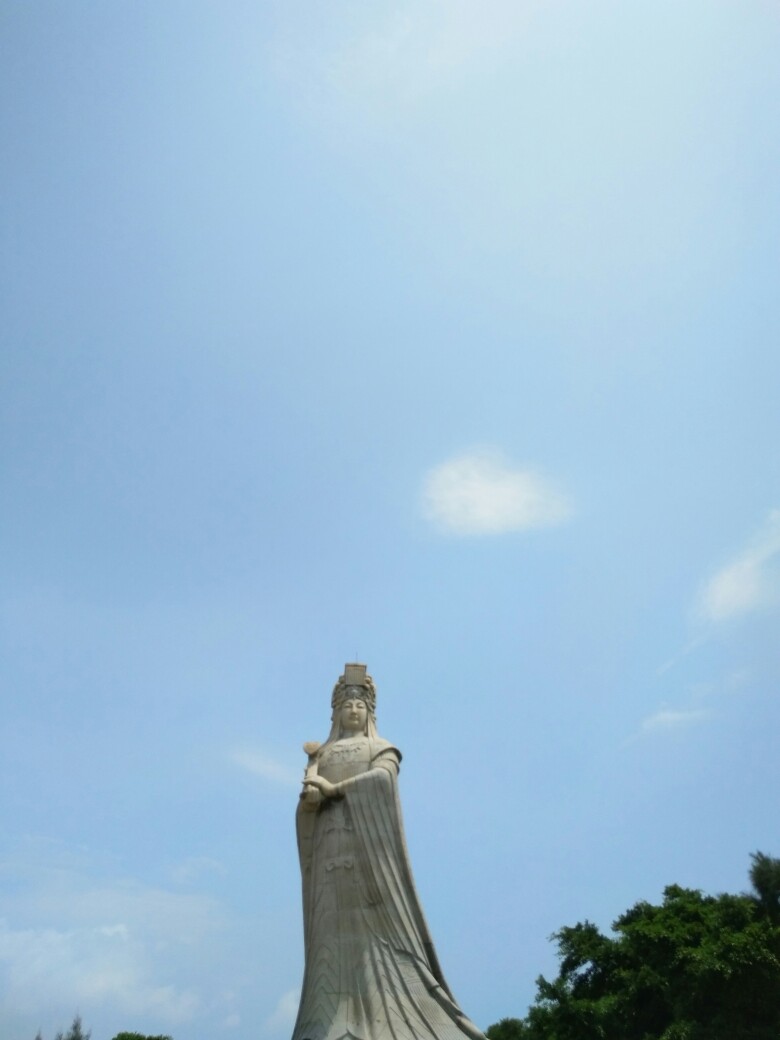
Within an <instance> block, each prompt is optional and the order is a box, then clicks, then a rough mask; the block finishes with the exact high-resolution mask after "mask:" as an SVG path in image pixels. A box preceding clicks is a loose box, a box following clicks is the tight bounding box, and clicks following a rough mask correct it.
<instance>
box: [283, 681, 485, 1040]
mask: <svg viewBox="0 0 780 1040" xmlns="http://www.w3.org/2000/svg"><path fill="white" fill-rule="evenodd" d="M331 707H332V709H333V714H332V716H331V731H330V735H329V736H328V739H327V740H326V741H325V743H324V744H317V743H308V744H304V751H305V752H306V754H307V755H308V759H309V761H308V766H307V768H306V774H305V777H304V781H303V783H304V789H303V793H302V794H301V799H300V802H299V805H298V812H297V818H296V822H297V829H298V850H299V854H300V861H301V876H302V880H303V919H304V942H305V949H306V969H305V973H304V979H303V991H302V994H301V1003H300V1008H299V1010H298V1020H297V1022H296V1024H295V1030H294V1032H293V1040H344V1038H350V1040H464V1036H466V1037H469V1038H471V1040H485V1038H484V1036H483V1034H482V1033H481V1032H480V1031H479V1029H477V1027H476V1026H475V1025H474V1023H473V1022H471V1021H469V1019H468V1018H466V1017H465V1015H464V1014H463V1012H462V1011H461V1010H460V1008H459V1007H458V1006H457V1004H456V1003H455V1001H454V999H453V997H452V994H451V993H450V991H449V989H448V987H447V984H446V982H445V981H444V977H443V975H442V972H441V969H440V967H439V963H438V960H437V958H436V951H435V950H434V947H433V943H432V941H431V937H430V934H429V932H428V926H427V925H426V923H425V918H424V916H423V912H422V908H421V906H420V901H419V899H418V898H417V893H416V891H415V887H414V881H413V880H412V873H411V869H410V866H409V858H408V855H407V851H406V843H405V841H404V834H403V826H402V823H401V810H400V804H399V801H398V788H397V782H396V781H397V776H398V769H399V765H400V762H401V753H400V751H399V750H398V749H397V748H396V747H394V746H393V745H392V744H390V743H389V742H388V741H387V740H383V739H382V738H381V737H380V736H379V734H378V733H377V729H376V718H375V707H376V690H375V688H374V683H373V681H372V679H371V677H370V676H369V675H367V674H366V666H365V665H361V664H348V665H346V666H345V669H344V675H342V676H341V677H340V678H339V681H338V682H337V683H336V686H335V688H334V690H333V696H332V699H331Z"/></svg>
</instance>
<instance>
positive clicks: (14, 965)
mask: <svg viewBox="0 0 780 1040" xmlns="http://www.w3.org/2000/svg"><path fill="white" fill-rule="evenodd" d="M0 964H2V966H3V968H4V972H3V974H4V976H5V979H6V984H5V987H4V990H5V992H4V1000H5V1002H6V1003H7V1005H8V1006H9V1007H13V1008H15V1009H16V1010H17V1011H20V1012H32V1011H35V1009H36V1007H38V1006H39V1004H40V1001H41V996H42V994H45V995H46V999H47V1000H48V1001H49V1002H53V1003H63V1004H65V1006H71V1007H72V1006H74V1005H75V1006H81V1007H93V1006H94V1005H95V1004H99V1003H107V1002H110V1003H111V1004H112V1005H114V1006H116V1007H118V1008H119V1009H120V1010H122V1011H124V1012H128V1013H133V1014H147V1013H153V1014H154V1015H158V1016H159V1017H160V1018H161V1019H163V1020H165V1021H167V1022H172V1023H175V1022H183V1021H187V1020H189V1019H191V1018H192V1017H193V1016H194V1015H195V1013H196V1012H197V1010H198V1007H199V1000H198V997H197V996H196V994H195V993H193V992H192V991H191V990H188V989H186V988H181V989H180V988H177V987H176V986H174V985H159V984H158V982H157V981H156V980H155V978H154V973H153V971H152V970H151V966H150V965H149V963H148V962H147V952H146V950H145V948H144V944H143V942H142V941H141V940H140V939H139V938H137V937H136V938H133V936H132V935H131V931H130V929H128V927H127V926H126V925H124V924H114V925H99V926H97V927H84V928H71V929H58V928H21V929H12V928H10V927H9V926H8V924H7V923H6V922H5V921H2V922H0Z"/></svg>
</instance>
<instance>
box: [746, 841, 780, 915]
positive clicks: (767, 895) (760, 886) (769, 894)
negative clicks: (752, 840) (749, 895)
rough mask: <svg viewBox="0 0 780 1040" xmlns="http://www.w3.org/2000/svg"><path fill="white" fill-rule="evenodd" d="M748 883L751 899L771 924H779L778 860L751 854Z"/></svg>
mask: <svg viewBox="0 0 780 1040" xmlns="http://www.w3.org/2000/svg"><path fill="white" fill-rule="evenodd" d="M750 858H751V860H752V861H753V864H752V866H751V868H750V883H751V885H752V886H753V898H754V899H755V900H756V902H757V903H758V905H759V906H760V907H761V910H762V911H763V913H765V914H766V916H767V917H768V918H769V920H770V921H771V922H772V923H773V924H780V859H772V857H771V856H767V855H765V854H764V853H763V852H751V853H750Z"/></svg>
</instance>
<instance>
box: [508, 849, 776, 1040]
mask: <svg viewBox="0 0 780 1040" xmlns="http://www.w3.org/2000/svg"><path fill="white" fill-rule="evenodd" d="M751 858H752V861H753V866H752V868H751V871H750V878H751V882H752V884H753V889H754V890H753V892H752V893H748V894H743V895H725V894H724V895H718V896H707V895H703V894H702V893H701V892H700V891H698V890H695V889H687V888H681V887H680V886H679V885H670V886H669V887H668V888H666V889H665V891H664V898H663V902H662V903H661V905H660V906H656V905H653V904H651V903H647V902H639V903H637V904H636V905H635V906H633V907H631V909H629V910H627V911H626V912H625V913H624V914H623V915H622V916H621V917H619V918H618V919H617V921H616V922H615V923H614V925H613V931H614V933H615V934H614V935H613V936H606V935H603V934H602V933H601V932H600V931H599V930H598V928H597V927H596V926H595V925H594V924H591V923H590V922H589V921H585V922H584V923H581V924H577V925H575V926H574V927H571V928H561V930H560V931H558V932H556V933H555V935H554V936H553V938H554V940H555V941H556V943H557V945H558V956H559V960H560V968H559V971H558V976H557V978H555V979H554V980H553V981H548V980H547V979H545V978H544V977H540V978H539V979H538V980H537V995H536V1000H535V1003H534V1005H533V1006H532V1007H531V1008H530V1009H529V1011H528V1015H527V1017H526V1018H525V1019H502V1020H501V1021H500V1022H498V1023H496V1025H493V1026H490V1028H489V1029H488V1030H487V1035H488V1037H489V1040H778V1038H779V1037H780V860H777V859H772V857H770V856H766V855H764V854H763V853H754V854H753V856H752V857H751Z"/></svg>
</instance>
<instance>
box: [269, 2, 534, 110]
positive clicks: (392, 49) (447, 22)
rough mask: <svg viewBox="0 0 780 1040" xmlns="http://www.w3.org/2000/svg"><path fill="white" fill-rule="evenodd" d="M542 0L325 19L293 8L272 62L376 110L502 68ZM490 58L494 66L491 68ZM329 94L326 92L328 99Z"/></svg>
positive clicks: (296, 85)
mask: <svg viewBox="0 0 780 1040" xmlns="http://www.w3.org/2000/svg"><path fill="white" fill-rule="evenodd" d="M539 6H540V5H539V2H538V0H525V2H524V3H522V4H518V3H516V2H513V0H481V2H480V3H479V4H476V3H474V2H473V0H402V2H400V3H385V4H384V5H382V4H371V5H370V7H366V8H361V7H360V6H359V5H358V6H356V7H353V8H352V9H351V10H350V11H349V14H348V16H345V17H341V18H339V17H338V16H336V17H334V11H333V9H332V8H327V9H326V10H327V13H326V14H323V15H322V16H321V17H319V18H318V17H317V13H316V11H314V12H312V10H311V9H307V10H306V13H305V15H304V14H301V13H300V12H299V11H297V10H296V8H295V6H294V5H290V6H289V7H288V8H286V9H285V11H284V20H283V21H282V22H280V23H278V26H277V32H278V35H277V38H276V40H275V42H274V44H273V46H272V60H273V63H274V66H275V68H276V69H277V72H278V74H279V75H280V77H282V78H284V79H285V81H287V82H289V84H290V86H291V88H293V89H295V90H296V91H297V92H300V91H301V90H302V89H303V90H305V91H307V92H308V93H310V94H311V95H314V92H315V90H316V94H317V95H318V96H319V99H320V104H322V103H323V102H325V103H326V104H327V103H328V101H330V102H331V103H333V102H336V103H339V104H344V103H347V104H348V105H349V106H350V107H353V106H355V107H356V106H364V107H366V106H369V107H371V109H372V110H373V111H374V112H376V110H377V108H379V109H381V108H382V107H386V106H388V105H391V106H393V107H394V108H395V107H397V106H398V105H399V104H400V105H401V106H403V105H408V104H410V103H412V104H413V103H415V102H417V101H419V100H420V99H421V98H422V97H424V96H425V95H426V94H428V93H430V92H432V91H436V90H437V89H439V88H441V87H442V86H445V85H448V84H450V83H452V82H453V81H455V80H457V79H458V78H459V77H460V76H462V75H463V74H464V73H465V72H467V71H468V70H470V69H472V68H474V67H475V66H480V65H481V66H482V67H495V64H496V62H497V61H498V60H499V56H500V55H501V54H503V53H506V52H507V51H508V49H509V46H510V44H511V42H512V41H513V40H514V39H515V38H516V36H517V34H518V33H519V32H521V31H522V30H523V28H524V27H525V26H526V25H527V24H528V21H529V18H531V17H532V16H533V13H534V11H535V9H536V8H538V7H539ZM488 63H490V65H488ZM323 94H324V95H325V97H323Z"/></svg>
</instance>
